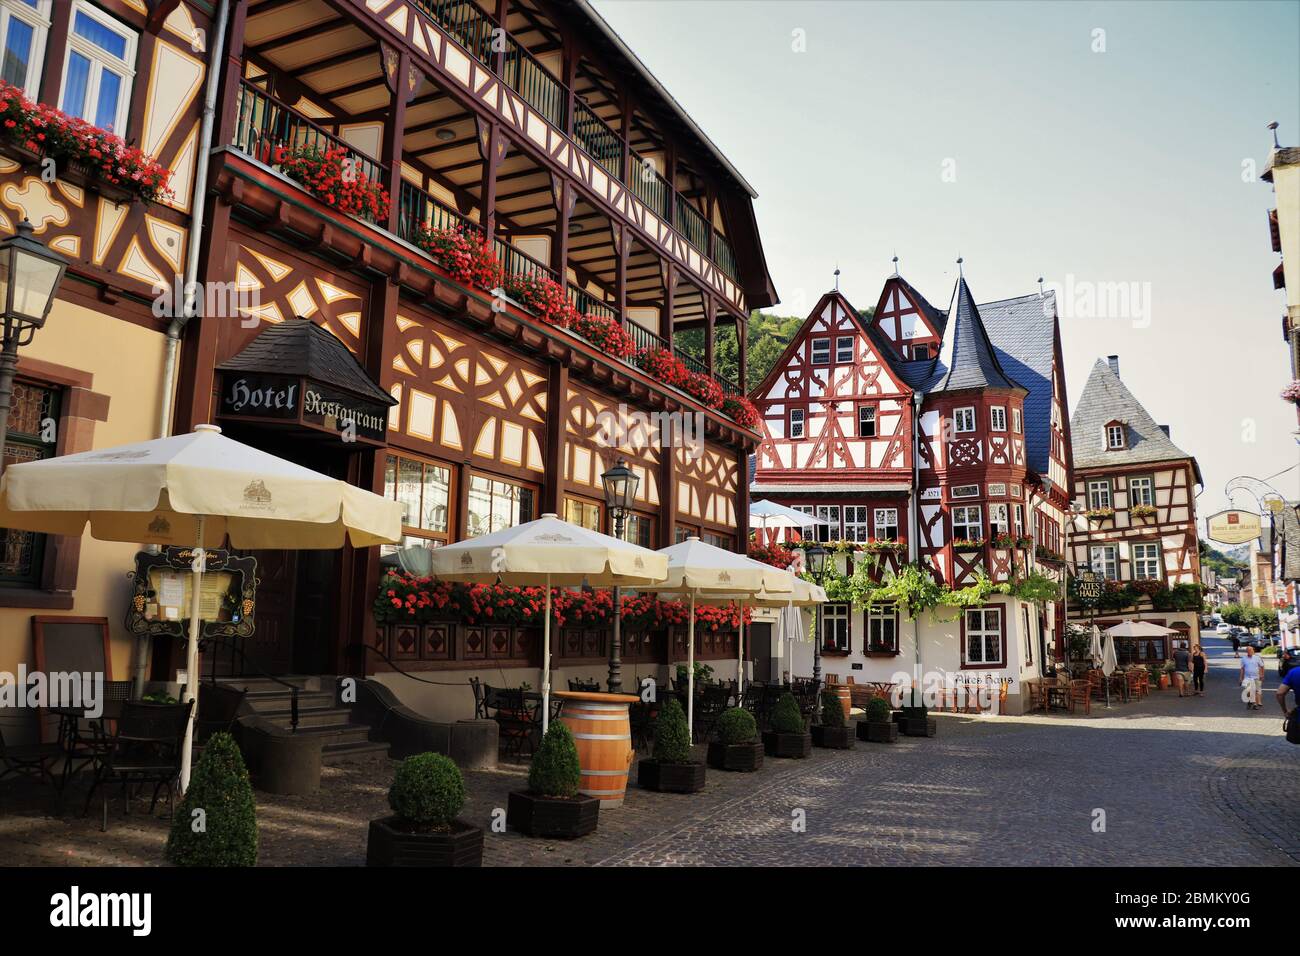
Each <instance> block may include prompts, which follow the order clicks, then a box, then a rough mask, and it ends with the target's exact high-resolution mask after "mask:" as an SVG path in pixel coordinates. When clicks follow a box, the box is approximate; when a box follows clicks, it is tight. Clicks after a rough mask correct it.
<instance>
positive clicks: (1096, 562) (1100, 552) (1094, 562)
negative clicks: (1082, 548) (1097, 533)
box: [1088, 544, 1119, 581]
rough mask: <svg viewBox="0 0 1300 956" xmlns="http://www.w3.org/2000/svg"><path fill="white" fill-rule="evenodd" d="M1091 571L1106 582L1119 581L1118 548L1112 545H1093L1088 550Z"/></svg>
mask: <svg viewBox="0 0 1300 956" xmlns="http://www.w3.org/2000/svg"><path fill="white" fill-rule="evenodd" d="M1088 563H1089V564H1090V565H1091V566H1092V570H1093V571H1094V572H1096V573H1097V574H1100V575H1101V576H1102V577H1103V578H1105V579H1106V580H1107V581H1118V580H1119V548H1118V546H1116V545H1113V544H1094V545H1093V546H1092V547H1091V548H1089V549H1088Z"/></svg>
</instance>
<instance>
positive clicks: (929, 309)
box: [895, 276, 948, 335]
mask: <svg viewBox="0 0 1300 956" xmlns="http://www.w3.org/2000/svg"><path fill="white" fill-rule="evenodd" d="M895 278H897V279H898V284H899V285H901V286H902V287H903V288H904V289H906V290H907V292H908V294H909V295H911V296H912V298H913V299H914V300H915V301H916V303H917V304H918V305H920V307H921V311H922V312H924V313H925V317H926V318H927V319H929V320H930V324H931V325H933V326H934V330H935V332H937V333H938V334H939V335H943V330H944V328H946V327H947V325H948V313H946V312H944V311H943V310H942V309H938V308H935V307H934V306H933V305H931V304H930V300H929V299H927V298H926V297H925V296H923V295H921V293H920V292H918V291H916V287H915V286H913V285H912V283H910V282H908V281H907V280H906V279H904V278H903V277H902V276H896V277H895Z"/></svg>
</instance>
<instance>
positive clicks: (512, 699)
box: [483, 684, 541, 757]
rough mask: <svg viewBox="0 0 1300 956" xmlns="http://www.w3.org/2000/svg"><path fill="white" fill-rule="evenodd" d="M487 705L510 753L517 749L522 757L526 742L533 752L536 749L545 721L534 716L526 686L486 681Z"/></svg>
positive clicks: (484, 693)
mask: <svg viewBox="0 0 1300 956" xmlns="http://www.w3.org/2000/svg"><path fill="white" fill-rule="evenodd" d="M483 707H484V712H485V713H486V715H487V716H488V718H490V719H491V720H495V721H496V722H497V727H498V728H499V729H500V733H501V741H502V743H503V745H504V746H505V750H506V753H507V754H510V753H511V752H513V753H514V754H515V755H516V756H518V757H522V756H523V748H524V744H528V747H529V752H530V753H532V752H533V751H534V750H535V749H536V735H537V731H538V729H539V728H540V727H541V722H540V720H534V718H533V714H532V712H531V710H530V709H529V707H528V705H527V703H526V702H525V700H524V692H523V691H522V690H519V689H518V688H513V687H492V686H490V685H487V684H484V685H483Z"/></svg>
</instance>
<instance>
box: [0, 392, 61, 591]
mask: <svg viewBox="0 0 1300 956" xmlns="http://www.w3.org/2000/svg"><path fill="white" fill-rule="evenodd" d="M58 418H59V393H58V391H56V390H55V389H52V388H47V387H43V386H40V385H34V384H29V383H27V382H22V381H19V382H16V383H15V384H14V387H13V394H12V395H11V396H10V411H9V431H8V434H7V435H6V436H5V444H4V464H5V465H6V466H7V465H17V464H20V463H22V462H25V461H39V460H41V459H42V458H52V457H53V456H54V443H53V442H48V443H47V442H46V441H45V440H44V436H45V435H47V434H52V433H53V429H52V428H50V427H48V425H49V424H50V423H53V422H57V421H58ZM45 542H46V536H45V535H43V534H36V533H35V532H32V531H14V530H11V529H7V528H0V586H5V585H8V586H17V587H39V586H40V584H41V576H42V572H43V571H44V565H45Z"/></svg>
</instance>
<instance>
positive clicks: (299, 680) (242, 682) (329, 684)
mask: <svg viewBox="0 0 1300 956" xmlns="http://www.w3.org/2000/svg"><path fill="white" fill-rule="evenodd" d="M280 681H283V682H284V683H283V684H282V683H280ZM217 683H218V684H225V685H226V686H227V687H234V688H236V689H245V690H247V691H248V692H249V694H260V693H265V692H267V691H271V692H278V691H283V692H284V693H286V694H287V693H289V689H288V688H287V687H285V686H284V685H285V684H292V685H294V686H295V687H298V688H301V689H302V690H310V691H319V690H326V691H330V690H331V689H332V688H333V686H334V681H333V678H330V677H321V676H319V675H315V674H286V675H284V676H283V677H281V678H280V679H279V680H278V681H277V680H272V679H271V678H269V677H218V678H217Z"/></svg>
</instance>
